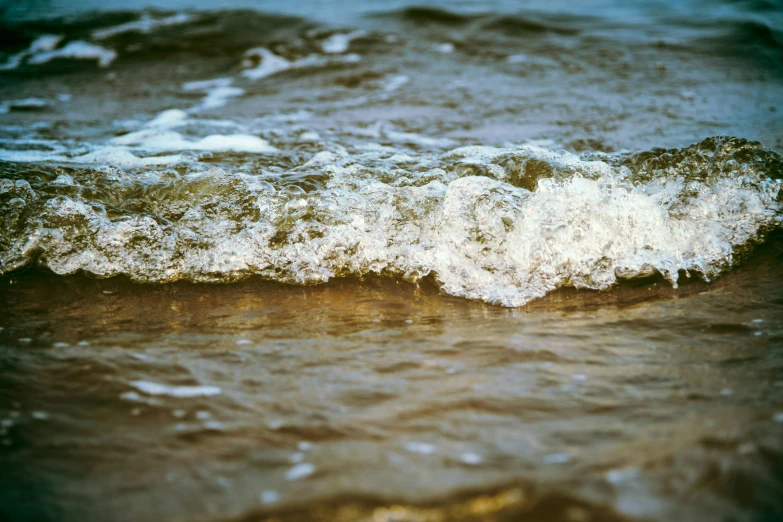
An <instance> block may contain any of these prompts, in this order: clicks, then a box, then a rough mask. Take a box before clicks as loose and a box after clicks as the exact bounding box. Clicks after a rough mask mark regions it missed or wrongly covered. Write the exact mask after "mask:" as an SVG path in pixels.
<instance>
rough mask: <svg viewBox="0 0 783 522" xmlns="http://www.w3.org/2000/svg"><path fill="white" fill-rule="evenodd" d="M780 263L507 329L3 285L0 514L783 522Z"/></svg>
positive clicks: (465, 310) (264, 303) (435, 300)
mask: <svg viewBox="0 0 783 522" xmlns="http://www.w3.org/2000/svg"><path fill="white" fill-rule="evenodd" d="M778 244H779V243H773V244H772V245H771V246H769V245H768V246H767V247H765V248H764V249H762V252H761V253H760V254H759V255H757V256H756V257H755V258H753V259H752V260H751V261H750V262H749V264H748V265H746V266H744V267H742V268H739V269H738V270H736V271H735V272H733V273H732V274H730V275H728V276H726V277H724V278H722V279H721V280H720V281H718V282H716V283H713V284H705V283H692V284H686V285H684V286H683V287H682V288H681V289H679V290H673V289H671V287H669V285H668V284H665V283H662V282H660V281H649V282H648V283H647V284H640V285H638V286H635V287H627V288H625V287H624V288H620V289H617V290H615V291H613V292H609V293H596V292H589V291H588V292H578V291H561V292H559V293H556V294H553V295H551V296H550V297H548V298H545V299H544V300H541V301H538V302H536V303H535V304H533V305H530V306H529V307H528V308H526V309H510V310H509V309H502V308H496V307H491V306H487V305H483V304H479V303H473V302H467V301H464V300H461V299H456V298H450V297H448V296H443V295H440V294H439V293H438V292H437V290H436V289H434V288H433V287H431V286H429V285H427V284H423V285H421V286H417V285H412V284H408V283H404V282H397V281H390V280H384V279H370V280H366V281H364V282H362V283H357V282H355V281H335V282H333V283H330V284H327V285H325V286H318V287H291V286H285V285H277V284H272V283H267V282H263V281H258V280H250V281H246V282H243V283H239V284H234V285H227V286H218V285H212V286H210V285H195V286H194V285H191V284H172V285H164V286H147V285H136V284H132V283H128V282H125V281H122V280H119V279H110V280H89V279H84V278H81V277H67V278H62V277H53V276H45V275H41V274H24V275H20V276H16V277H13V278H11V279H10V280H9V279H6V280H4V281H3V283H4V285H5V288H4V289H3V292H2V294H0V295H2V301H0V303H1V304H0V306H1V308H0V312H1V313H2V321H1V322H0V324H2V326H3V330H2V332H0V345H2V350H1V351H0V357H2V359H1V361H2V363H1V364H2V366H0V368H2V369H1V370H0V375H1V376H2V377H0V381H2V382H1V386H0V389H2V392H0V400H1V401H2V410H0V419H2V422H3V428H2V429H3V432H2V433H3V436H2V439H0V441H1V442H2V444H3V445H2V449H1V450H0V451H2V453H0V455H2V462H3V464H2V465H3V470H4V471H3V473H2V474H1V475H0V482H1V483H0V491H2V493H0V495H1V498H0V505H2V506H4V508H3V509H4V511H5V513H7V514H11V515H13V516H15V517H16V518H17V519H27V520H82V521H83V520H116V521H125V520H127V521H134V520H144V519H158V520H181V519H187V520H212V519H215V518H219V519H221V520H222V519H225V518H231V517H233V516H238V517H240V518H241V519H242V520H256V519H259V520H260V519H264V518H265V516H266V515H265V514H267V513H273V514H274V517H275V519H278V520H452V519H465V520H474V519H475V520H490V519H492V520H519V519H524V518H525V517H528V518H530V519H534V520H610V519H614V518H617V519H621V518H623V519H624V518H630V519H661V518H663V517H673V518H674V519H677V520H696V519H698V520H706V519H708V518H712V519H716V520H717V519H722V520H729V519H737V520H739V519H742V520H772V519H773V518H774V514H775V513H780V510H781V508H783V506H782V505H781V502H780V495H779V493H780V491H781V485H782V484H783V467H781V459H782V458H783V457H782V456H783V418H782V417H781V412H783V342H781V341H783V313H781V312H782V311H783V286H782V285H781V283H783V277H782V276H783V271H781V267H782V266H783V263H782V261H783V260H782V259H781V255H780V247H779V246H778ZM66 345H67V346H66ZM138 381H144V382H147V383H156V384H160V385H165V386H168V388H164V389H154V388H149V386H151V385H149V386H148V387H146V388H145V387H144V384H141V383H139V382H138ZM134 383H135V384H134ZM194 387H198V388H194ZM215 387H217V388H219V390H218V389H216V388H215ZM145 392H146V393H145ZM156 394H157V395H156Z"/></svg>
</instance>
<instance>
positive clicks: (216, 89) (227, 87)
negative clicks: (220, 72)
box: [182, 78, 245, 109]
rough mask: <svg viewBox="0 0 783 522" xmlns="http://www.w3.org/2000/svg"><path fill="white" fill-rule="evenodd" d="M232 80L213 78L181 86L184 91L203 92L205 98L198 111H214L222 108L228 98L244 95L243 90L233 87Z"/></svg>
mask: <svg viewBox="0 0 783 522" xmlns="http://www.w3.org/2000/svg"><path fill="white" fill-rule="evenodd" d="M233 82H234V80H233V79H232V78H215V79H212V80H201V81H195V82H187V83H185V84H183V85H182V88H183V89H184V90H186V91H197V92H204V93H206V96H205V97H204V98H203V99H202V100H201V104H200V105H199V106H198V107H197V108H199V109H215V108H218V107H223V106H224V105H226V103H228V100H229V99H230V98H234V97H236V96H241V95H243V94H245V90H244V89H240V88H239V87H233V86H232V83H233Z"/></svg>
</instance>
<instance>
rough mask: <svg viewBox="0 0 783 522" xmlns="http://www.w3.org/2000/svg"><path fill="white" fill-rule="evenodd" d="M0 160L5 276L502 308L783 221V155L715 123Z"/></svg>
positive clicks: (674, 272)
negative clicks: (254, 284) (292, 289)
mask: <svg viewBox="0 0 783 522" xmlns="http://www.w3.org/2000/svg"><path fill="white" fill-rule="evenodd" d="M2 171H3V172H4V174H5V179H3V180H2V181H0V198H1V199H0V201H2V208H3V212H2V216H3V227H4V231H5V232H4V234H3V235H2V238H1V239H0V260H2V261H1V263H2V264H1V265H0V266H1V267H2V268H1V269H0V270H2V273H6V274H7V273H11V272H14V271H18V270H21V269H24V268H25V267H28V266H31V265H32V264H37V266H39V267H42V268H45V269H48V270H51V271H53V272H55V273H57V274H73V273H76V272H84V273H87V274H89V275H92V276H95V277H112V276H116V275H120V274H124V275H126V276H128V277H130V278H131V279H133V280H135V281H139V282H149V283H161V282H168V281H175V280H188V281H211V282H229V281H236V280H239V279H242V278H245V277H248V276H250V275H259V276H261V277H264V278H268V279H271V280H275V281H280V282H285V283H296V284H315V283H321V282H325V281H327V280H329V279H332V278H337V277H362V276H365V275H371V274H379V275H383V276H391V277H398V278H401V279H404V280H406V281H410V282H418V281H420V280H421V279H423V278H428V279H429V280H432V281H433V282H435V283H436V284H437V285H438V286H439V287H440V288H441V289H442V290H443V291H444V292H446V293H448V294H451V295H455V296H460V297H465V298H468V299H475V300H480V301H484V302H487V303H492V304H498V305H503V306H510V307H514V306H522V305H524V304H525V303H527V302H528V301H529V300H531V299H535V298H538V297H542V296H544V295H545V294H547V293H548V292H550V291H552V290H554V289H556V288H559V287H569V286H570V287H576V288H587V289H596V290H602V289H607V288H609V287H611V286H613V285H615V284H617V283H618V282H619V281H622V280H627V279H634V278H643V277H648V276H650V275H653V274H656V273H658V274H661V275H662V276H663V277H665V278H666V279H667V280H669V281H670V282H671V283H672V284H674V285H676V284H677V281H678V280H679V279H680V278H681V277H683V276H698V277H702V278H704V279H710V278H713V277H715V276H717V275H718V274H720V273H721V272H723V271H725V270H728V269H730V268H731V267H732V266H734V265H735V264H736V263H737V262H738V259H740V258H741V257H742V255H744V253H745V252H747V251H748V250H749V249H750V248H751V247H752V246H753V245H754V244H756V243H758V242H761V241H763V238H764V235H765V234H767V233H768V232H770V231H771V230H774V229H776V228H779V227H780V225H781V220H782V219H783V218H782V217H781V209H782V208H783V206H782V204H783V198H782V197H781V186H782V182H781V177H783V160H782V159H781V157H780V155H778V154H777V153H775V152H773V151H770V150H767V149H765V148H764V147H762V146H761V145H760V144H759V143H756V142H751V141H747V140H743V139H737V138H727V137H714V138H708V139H706V140H703V141H702V142H700V143H698V144H696V145H693V146H691V147H687V148H685V149H673V150H653V151H650V152H646V153H640V154H636V155H631V156H626V157H623V156H619V155H615V156H611V155H605V154H603V155H599V157H594V158H586V157H578V156H576V155H573V154H570V153H567V152H564V151H559V152H557V151H550V150H547V149H543V148H539V147H535V146H522V147H517V148H493V147H481V146H475V147H460V148H457V149H453V150H450V151H447V152H445V153H435V152H432V153H421V154H420V155H419V156H418V157H412V156H410V155H404V156H398V157H394V156H393V157H391V158H388V157H385V156H384V155H382V154H379V153H377V152H372V151H366V152H362V153H358V152H357V153H355V154H349V153H348V152H346V151H345V149H342V150H339V149H335V150H334V151H324V152H320V153H318V154H316V155H315V156H313V157H311V158H310V160H309V161H307V162H305V163H303V164H300V165H298V166H295V167H293V168H290V169H288V170H287V171H285V172H274V173H257V174H249V173H245V172H226V171H224V170H221V169H220V168H212V169H209V170H203V165H193V164H191V165H188V164H187V163H185V164H179V165H177V166H176V168H169V169H166V170H143V171H141V172H124V171H123V170H121V169H119V168H116V167H113V166H109V165H104V166H101V167H97V168H95V167H71V168H65V167H49V166H46V165H44V164H40V165H35V166H30V165H24V164H13V163H9V164H6V165H4V166H3V168H2ZM303 187H307V190H305V188H303Z"/></svg>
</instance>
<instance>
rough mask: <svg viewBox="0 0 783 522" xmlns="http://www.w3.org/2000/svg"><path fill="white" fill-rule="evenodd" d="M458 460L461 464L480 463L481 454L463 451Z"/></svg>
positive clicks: (472, 464) (473, 464)
mask: <svg viewBox="0 0 783 522" xmlns="http://www.w3.org/2000/svg"><path fill="white" fill-rule="evenodd" d="M459 460H460V462H462V463H463V464H469V465H471V466H475V465H476V464H480V463H481V456H480V455H477V454H476V453H463V454H462V455H460V457H459Z"/></svg>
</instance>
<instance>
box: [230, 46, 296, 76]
mask: <svg viewBox="0 0 783 522" xmlns="http://www.w3.org/2000/svg"><path fill="white" fill-rule="evenodd" d="M250 58H257V59H260V60H261V62H260V63H259V64H258V65H257V66H256V67H253V68H250V69H246V70H244V71H242V74H243V75H244V76H246V77H248V78H250V79H251V80H260V79H261V78H266V77H267V76H272V75H273V74H277V73H279V72H281V71H285V70H288V69H290V68H291V62H289V61H288V60H286V59H285V58H282V57H280V56H277V55H276V54H274V53H272V52H271V51H270V50H268V49H265V48H264V47H256V48H255V49H250V50H248V51H246V52H245V62H244V63H245V64H246V65H247V64H248V63H250V62H249V59H250Z"/></svg>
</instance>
